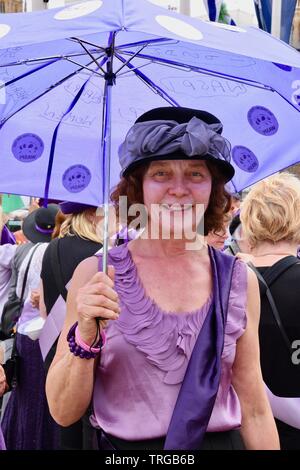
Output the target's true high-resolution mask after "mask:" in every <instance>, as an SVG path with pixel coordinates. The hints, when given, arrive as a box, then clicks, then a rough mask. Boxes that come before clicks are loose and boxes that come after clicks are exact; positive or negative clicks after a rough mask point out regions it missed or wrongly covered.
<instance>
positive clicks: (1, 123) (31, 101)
mask: <svg viewBox="0 0 300 470" xmlns="http://www.w3.org/2000/svg"><path fill="white" fill-rule="evenodd" d="M92 63H93V61H91V62H89V63H88V64H86V65H91V64H92ZM83 69H84V67H83V66H81V67H80V68H79V69H77V70H75V72H72V73H70V74H69V75H67V76H66V77H64V78H62V79H61V80H59V81H58V82H56V83H55V84H54V85H51V86H49V87H48V88H47V90H45V91H43V93H41V94H40V95H38V96H36V97H35V98H33V99H32V100H30V101H28V103H26V104H24V106H21V108H19V109H17V110H16V111H14V112H13V113H11V114H10V115H9V116H7V117H6V118H5V119H2V121H0V129H2V127H3V126H4V124H5V123H6V122H7V121H8V120H9V119H11V118H12V117H13V116H15V115H16V114H18V113H19V112H20V111H22V110H23V109H25V108H26V107H27V106H29V105H30V104H32V103H34V102H35V101H37V100H38V99H39V98H41V97H42V96H44V95H46V94H47V93H49V91H51V90H54V88H56V87H58V86H59V85H61V84H62V83H64V82H65V81H66V80H68V79H69V78H71V77H73V76H74V75H77V74H78V73H79V72H81V71H82V70H83Z"/></svg>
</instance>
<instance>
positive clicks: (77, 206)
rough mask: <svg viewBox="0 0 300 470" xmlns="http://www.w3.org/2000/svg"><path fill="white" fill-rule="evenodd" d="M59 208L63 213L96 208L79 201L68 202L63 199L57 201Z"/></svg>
mask: <svg viewBox="0 0 300 470" xmlns="http://www.w3.org/2000/svg"><path fill="white" fill-rule="evenodd" d="M59 208H60V210H61V212H62V213H63V214H65V215H66V214H80V212H84V211H86V210H87V209H96V208H97V206H92V205H90V204H83V203H81V202H70V201H64V202H60V203H59Z"/></svg>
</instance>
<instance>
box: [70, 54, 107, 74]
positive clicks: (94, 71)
mask: <svg viewBox="0 0 300 470" xmlns="http://www.w3.org/2000/svg"><path fill="white" fill-rule="evenodd" d="M66 60H67V61H68V62H71V64H75V65H79V67H82V68H84V69H85V70H88V71H89V72H92V73H95V74H96V75H98V76H99V77H101V78H104V75H102V74H101V73H99V72H96V70H93V69H90V68H89V67H87V66H86V65H82V64H80V63H79V62H76V61H75V60H71V59H69V58H66ZM92 63H95V61H92V62H91V64H92Z"/></svg>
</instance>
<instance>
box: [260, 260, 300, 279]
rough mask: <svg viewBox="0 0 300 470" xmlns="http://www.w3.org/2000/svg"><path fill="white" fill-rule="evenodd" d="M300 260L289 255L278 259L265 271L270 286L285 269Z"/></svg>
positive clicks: (265, 277)
mask: <svg viewBox="0 0 300 470" xmlns="http://www.w3.org/2000/svg"><path fill="white" fill-rule="evenodd" d="M299 262H300V260H299V259H298V258H296V256H287V257H286V258H282V259H281V260H279V261H277V263H275V264H273V266H270V267H269V268H268V269H267V270H266V271H265V272H264V279H265V281H266V283H267V284H268V286H271V285H272V284H273V282H275V281H276V279H278V278H279V277H280V276H281V275H282V274H283V273H284V272H285V271H287V270H288V269H290V268H291V267H292V266H294V265H295V264H297V263H299Z"/></svg>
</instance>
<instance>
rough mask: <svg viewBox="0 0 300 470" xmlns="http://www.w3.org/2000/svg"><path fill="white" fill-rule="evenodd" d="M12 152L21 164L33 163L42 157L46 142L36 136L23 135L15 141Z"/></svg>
mask: <svg viewBox="0 0 300 470" xmlns="http://www.w3.org/2000/svg"><path fill="white" fill-rule="evenodd" d="M11 150H12V153H13V155H14V156H15V158H16V159H17V160H19V161H20V162H24V163H31V162H34V161H35V160H37V159H38V158H40V156H41V155H42V153H43V151H44V142H43V141H42V139H41V138H40V137H39V136H38V135H36V134H22V135H20V136H19V137H17V138H16V139H15V140H14V141H13V144H12V147H11Z"/></svg>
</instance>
